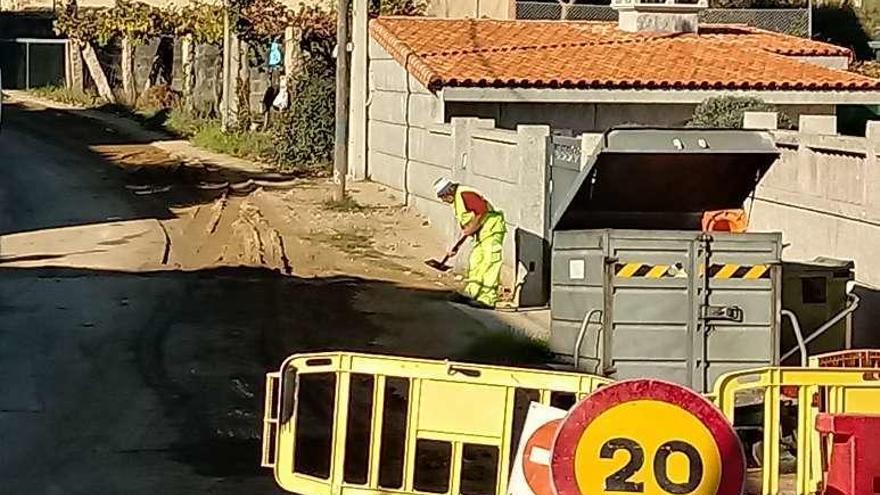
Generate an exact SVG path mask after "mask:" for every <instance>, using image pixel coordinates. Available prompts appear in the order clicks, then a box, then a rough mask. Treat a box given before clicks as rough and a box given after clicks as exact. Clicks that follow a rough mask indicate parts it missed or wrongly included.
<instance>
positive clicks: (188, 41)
mask: <svg viewBox="0 0 880 495" xmlns="http://www.w3.org/2000/svg"><path fill="white" fill-rule="evenodd" d="M180 52H181V54H180V55H181V65H182V66H183V98H184V101H185V104H186V107H187V108H188V109H190V110H191V109H193V108H194V106H195V102H194V94H195V88H196V44H195V42H194V41H193V37H192V35H187V36H184V37H183V39H182V40H181V42H180Z"/></svg>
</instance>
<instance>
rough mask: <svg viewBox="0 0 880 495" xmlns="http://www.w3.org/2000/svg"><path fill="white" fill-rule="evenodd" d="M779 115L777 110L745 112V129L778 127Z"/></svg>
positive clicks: (772, 128)
mask: <svg viewBox="0 0 880 495" xmlns="http://www.w3.org/2000/svg"><path fill="white" fill-rule="evenodd" d="M778 122H779V115H778V114H777V113H776V112H743V129H767V130H775V129H777V127H778V126H777V123H778Z"/></svg>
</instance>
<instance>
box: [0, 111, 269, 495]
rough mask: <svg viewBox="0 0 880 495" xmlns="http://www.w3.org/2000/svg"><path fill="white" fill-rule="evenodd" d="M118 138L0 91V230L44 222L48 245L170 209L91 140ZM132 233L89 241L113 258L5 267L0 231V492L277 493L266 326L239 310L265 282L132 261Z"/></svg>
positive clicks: (40, 228) (261, 306) (265, 309)
mask: <svg viewBox="0 0 880 495" xmlns="http://www.w3.org/2000/svg"><path fill="white" fill-rule="evenodd" d="M121 140H122V138H119V137H114V135H113V133H112V132H108V131H107V130H106V129H101V128H100V126H99V125H98V124H92V123H88V122H85V121H81V120H78V119H74V118H72V117H69V116H66V115H64V114H60V113H58V112H55V111H50V110H42V111H35V110H27V109H23V108H16V107H14V106H5V108H4V110H3V129H2V133H0V235H6V234H12V233H20V232H33V233H36V235H37V238H43V237H40V235H41V233H43V232H45V233H46V234H47V235H46V237H45V239H47V240H46V241H45V242H46V243H48V244H50V245H51V246H50V247H51V248H52V249H53V250H55V251H58V250H59V249H61V250H63V249H64V248H65V246H66V245H68V244H69V245H71V246H72V245H73V244H74V243H73V242H68V241H66V240H65V235H66V234H65V232H67V231H65V230H61V229H63V228H65V227H71V226H82V225H94V226H95V227H94V228H96V229H98V231H100V230H101V229H102V225H104V224H112V223H114V222H126V221H131V220H136V219H161V218H163V217H165V218H167V217H168V216H170V212H168V211H167V210H166V209H165V208H164V207H163V206H162V205H160V204H154V203H151V202H150V201H149V200H147V199H142V198H136V197H134V196H133V195H132V194H131V193H130V192H129V191H127V190H126V189H125V188H124V187H123V185H124V181H125V177H124V174H122V173H121V172H119V171H116V170H114V169H113V168H112V167H111V166H109V165H108V164H107V163H105V162H104V161H103V160H102V158H101V157H100V156H99V155H98V154H96V153H94V152H93V151H91V150H90V147H89V146H90V145H94V144H113V143H114V141H121ZM110 235H112V233H111V234H110ZM130 242H135V241H133V240H131V239H128V238H127V237H122V238H119V239H112V238H111V239H109V240H106V239H105V241H103V242H102V243H100V244H101V245H103V246H105V247H107V249H99V250H95V253H96V254H95V256H98V257H100V256H104V257H106V259H107V260H108V265H107V266H108V267H112V268H107V269H102V268H101V267H100V266H98V267H91V268H53V267H52V266H51V265H52V261H51V260H50V259H47V260H46V263H45V266H36V267H34V266H31V267H29V268H13V267H10V266H9V265H8V264H7V266H4V246H3V239H2V238H0V493H10V494H11V493H22V494H24V493H27V494H33V495H38V494H90V495H92V494H116V493H125V494H141V493H143V494H177V493H181V494H183V493H186V494H200V493H230V494H231V493H235V494H248V495H258V494H264V493H275V492H276V488H275V484H274V481H273V479H272V476H271V473H270V472H269V471H266V470H263V469H261V468H260V467H259V433H260V432H259V414H260V411H259V408H260V405H259V404H260V400H261V393H262V392H261V389H260V388H259V387H260V385H261V380H262V376H261V375H262V373H263V372H264V371H265V370H266V369H267V367H268V366H269V365H268V364H267V361H266V358H265V356H263V354H262V352H261V349H262V347H263V346H264V345H265V342H264V339H265V336H264V335H262V334H261V333H260V332H257V331H254V326H253V325H251V324H249V322H251V321H252V319H251V318H252V316H253V315H254V314H259V313H271V311H272V309H273V308H272V307H270V306H267V304H268V302H266V300H270V299H271V298H265V297H263V298H259V299H254V298H255V295H254V292H255V291H254V286H255V285H259V286H260V287H266V286H271V285H272V283H273V282H272V281H271V280H268V281H267V280H264V279H263V278H262V277H261V276H260V275H259V274H252V273H251V274H245V275H242V274H238V273H230V272H223V273H194V274H184V273H175V272H159V273H143V272H142V268H143V267H142V266H141V265H140V264H139V263H140V262H139V261H138V258H137V257H133V256H131V255H130V254H126V253H130V252H131V250H128V249H127V248H126V245H127V244H128V243H130ZM43 247H45V246H43ZM110 247H112V249H110ZM37 251H39V249H37ZM16 254H18V255H21V253H16ZM7 259H8V258H7ZM32 259H40V253H39V252H35V253H33V256H32ZM120 266H123V267H125V268H126V269H124V270H123V269H120V268H119V267H120Z"/></svg>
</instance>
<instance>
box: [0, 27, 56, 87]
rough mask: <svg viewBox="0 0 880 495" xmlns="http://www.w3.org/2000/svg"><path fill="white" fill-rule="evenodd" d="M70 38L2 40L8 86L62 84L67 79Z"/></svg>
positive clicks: (1, 64)
mask: <svg viewBox="0 0 880 495" xmlns="http://www.w3.org/2000/svg"><path fill="white" fill-rule="evenodd" d="M66 50H67V40H63V39H42V38H15V39H5V40H0V70H2V71H3V85H4V88H6V89H31V88H38V87H41V86H60V85H63V84H64V81H65V67H66V56H65V55H66Z"/></svg>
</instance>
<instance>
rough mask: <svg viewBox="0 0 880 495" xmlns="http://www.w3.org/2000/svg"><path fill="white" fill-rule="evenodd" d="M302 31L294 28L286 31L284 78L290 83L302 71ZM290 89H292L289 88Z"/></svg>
mask: <svg viewBox="0 0 880 495" xmlns="http://www.w3.org/2000/svg"><path fill="white" fill-rule="evenodd" d="M300 34H301V33H300V31H299V29H296V28H295V27H293V26H287V28H285V29H284V77H285V79H287V82H288V83H291V82H293V80H294V78H295V77H296V76H297V75H298V74H299V71H300V70H302V63H303V60H302V50H300V48H299V38H300ZM288 89H290V88H288Z"/></svg>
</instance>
